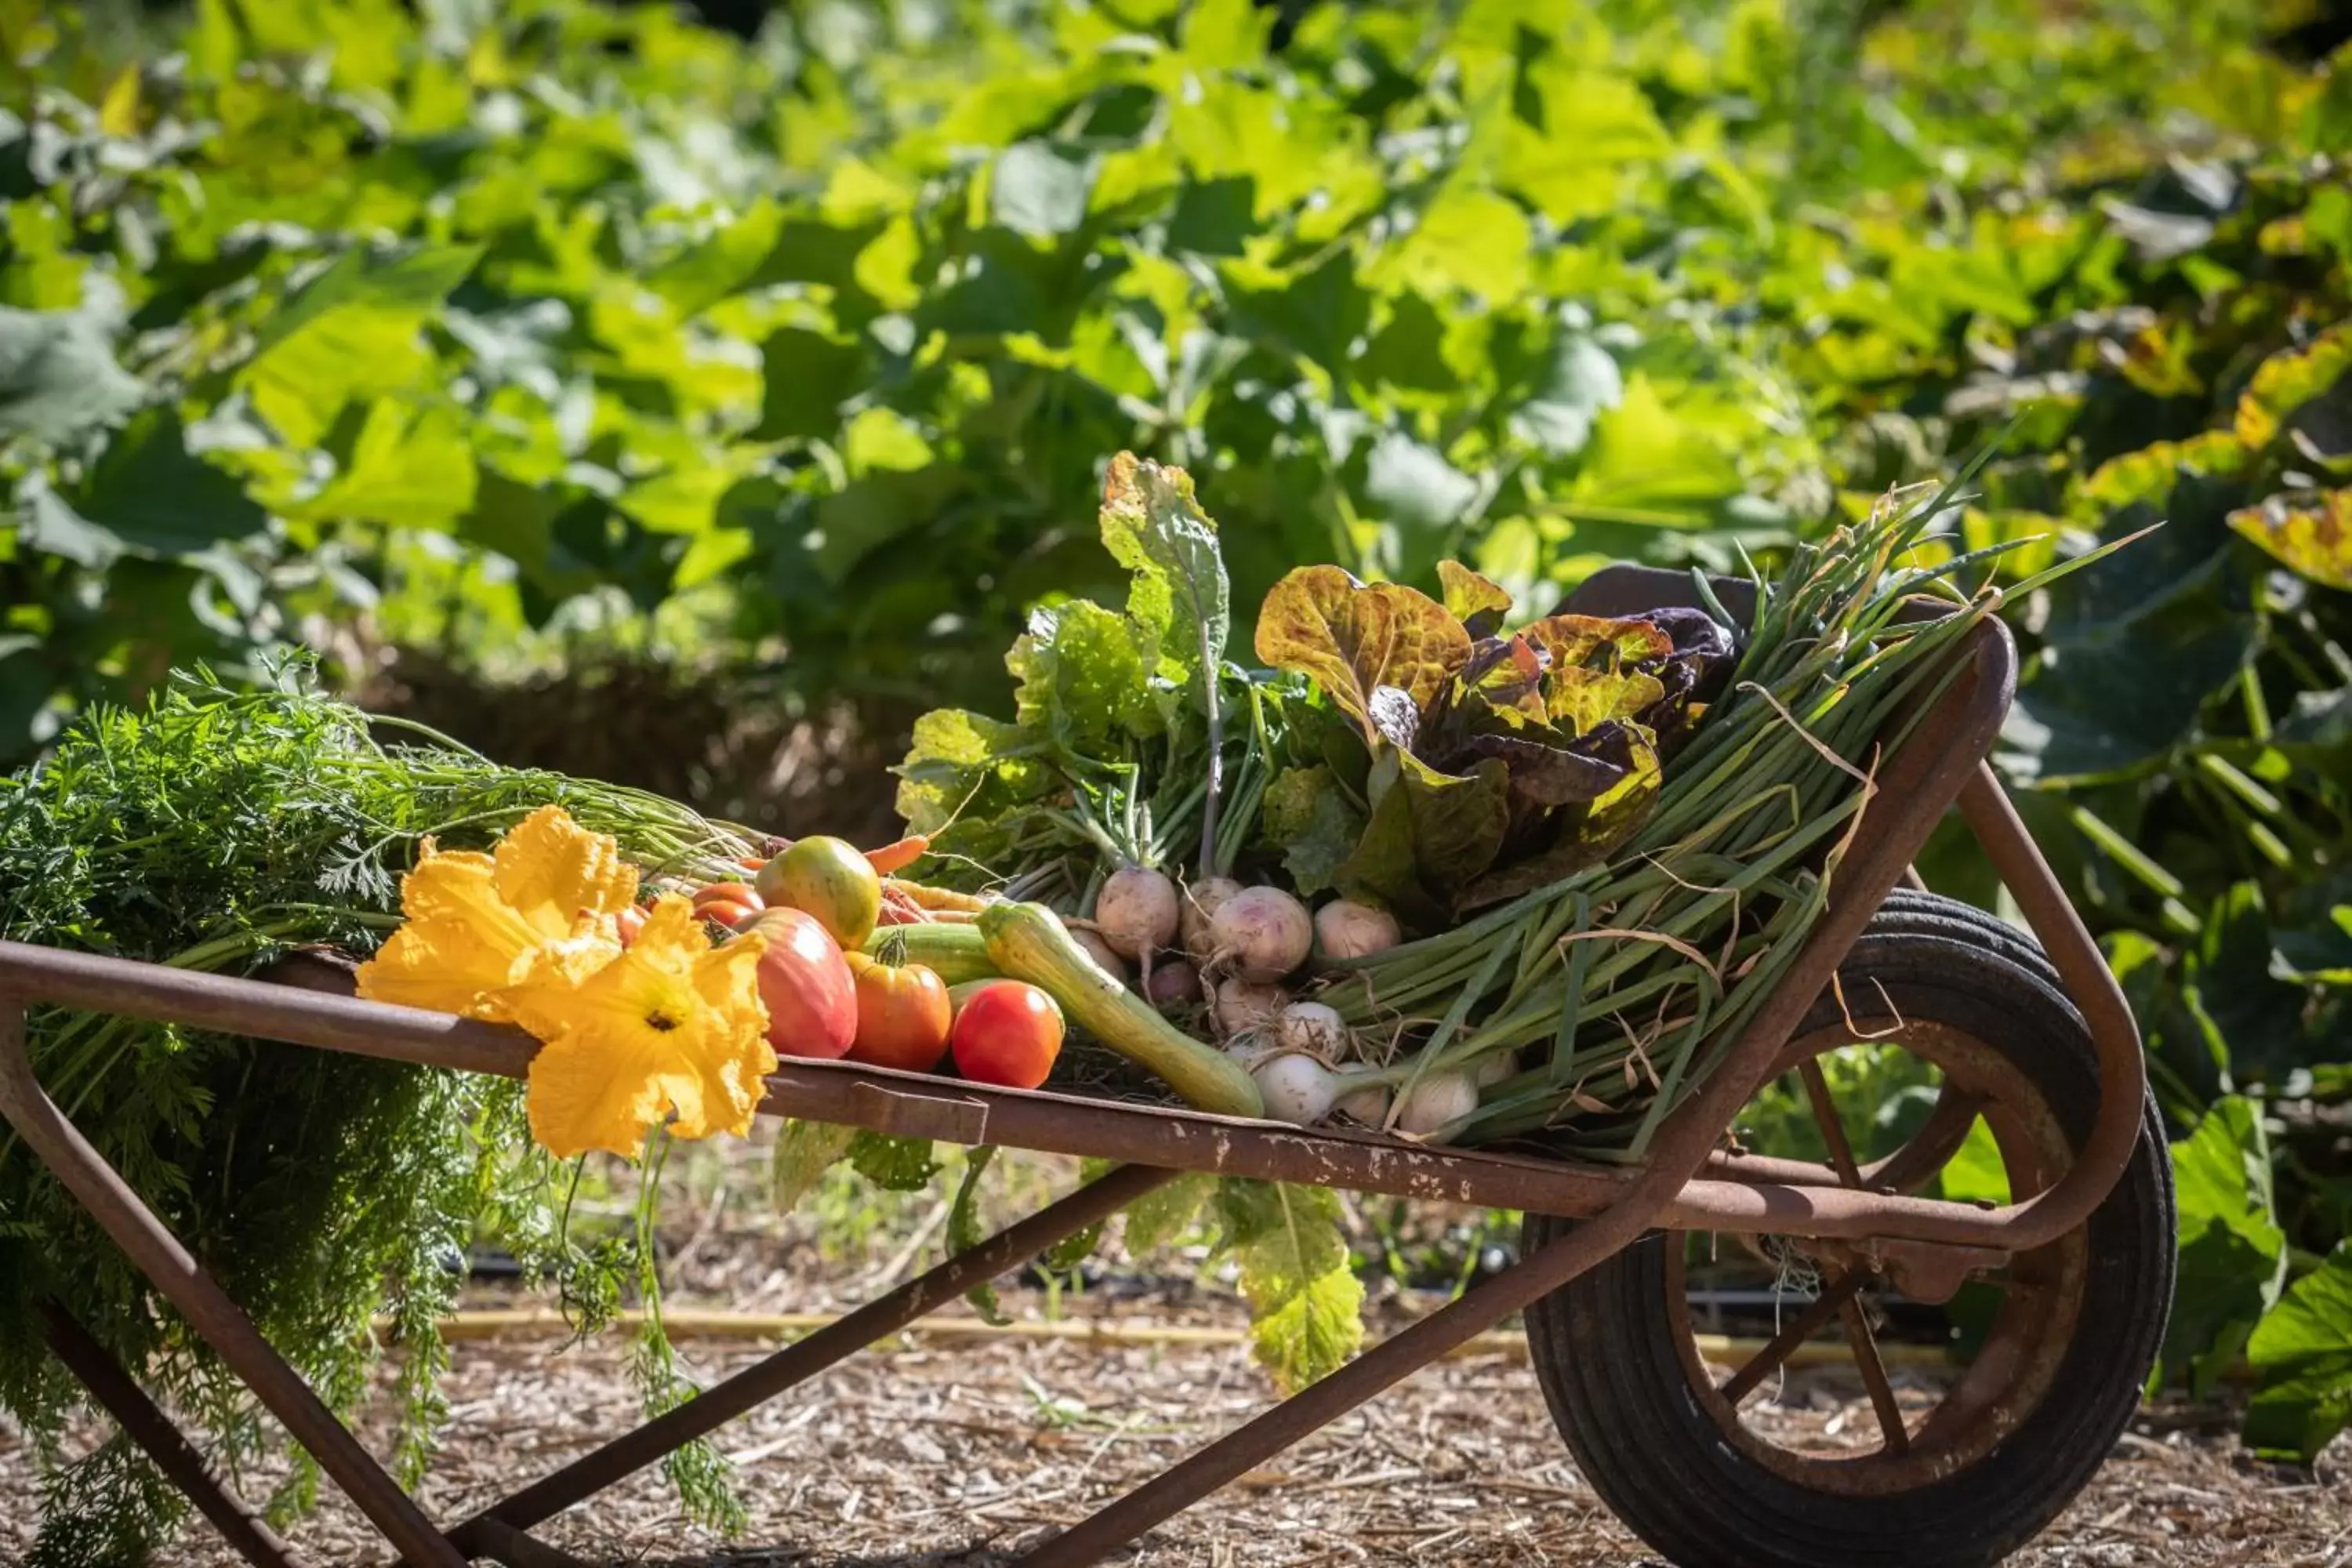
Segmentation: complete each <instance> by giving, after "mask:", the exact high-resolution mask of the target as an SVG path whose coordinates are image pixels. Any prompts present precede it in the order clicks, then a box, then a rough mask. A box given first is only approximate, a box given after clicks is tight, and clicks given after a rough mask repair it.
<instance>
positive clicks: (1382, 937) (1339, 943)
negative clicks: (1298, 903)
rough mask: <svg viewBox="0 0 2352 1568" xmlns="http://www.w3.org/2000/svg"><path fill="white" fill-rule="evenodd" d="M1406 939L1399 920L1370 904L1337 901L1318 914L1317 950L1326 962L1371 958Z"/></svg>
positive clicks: (1330, 903)
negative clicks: (1399, 928) (1374, 954)
mask: <svg viewBox="0 0 2352 1568" xmlns="http://www.w3.org/2000/svg"><path fill="white" fill-rule="evenodd" d="M1403 938H1404V933H1403V932H1402V931H1399V930H1398V929H1397V922H1396V917H1395V916H1394V915H1392V914H1391V913H1389V912H1388V910H1376V909H1374V908H1372V906H1371V905H1370V904H1360V903H1357V902H1355V901H1354V900H1350V899H1334V900H1331V901H1330V902H1329V903H1328V904H1326V905H1324V906H1323V907H1322V908H1321V909H1319V910H1316V911H1315V948H1316V951H1317V952H1318V953H1320V954H1321V955H1322V956H1323V957H1324V958H1325V959H1327V960H1330V959H1343V958H1370V956H1371V955H1372V954H1373V953H1376V952H1387V951H1388V950H1389V949H1391V948H1392V947H1394V946H1395V945H1396V944H1397V943H1398V942H1401V941H1402V940H1403Z"/></svg>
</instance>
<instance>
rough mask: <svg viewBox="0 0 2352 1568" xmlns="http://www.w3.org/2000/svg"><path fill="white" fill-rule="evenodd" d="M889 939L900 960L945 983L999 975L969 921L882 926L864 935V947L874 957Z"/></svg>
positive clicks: (986, 947) (955, 983) (888, 942)
mask: <svg viewBox="0 0 2352 1568" xmlns="http://www.w3.org/2000/svg"><path fill="white" fill-rule="evenodd" d="M891 943H895V944H897V945H898V947H899V949H900V951H901V953H902V955H903V956H902V957H901V959H900V962H901V963H919V964H921V965H922V966H923V967H924V968H926V969H928V970H929V971H931V972H932V973H935V974H937V975H938V976H939V977H940V980H941V981H942V982H943V983H945V984H948V985H951V986H952V985H961V984H963V983H964V982H965V981H967V980H994V979H997V978H998V977H999V976H998V973H997V969H996V963H995V961H994V960H992V959H991V958H990V957H989V956H988V942H986V940H985V939H983V938H982V936H981V934H980V929H979V928H978V927H977V926H975V925H973V924H972V923H971V921H919V922H918V923H916V924H914V925H903V926H883V927H882V928H880V929H879V930H877V931H875V933H874V934H873V935H872V936H869V937H867V938H866V948H865V951H866V953H867V954H868V955H869V956H871V957H877V958H878V957H880V956H881V954H882V949H883V947H884V946H885V945H886V944H891Z"/></svg>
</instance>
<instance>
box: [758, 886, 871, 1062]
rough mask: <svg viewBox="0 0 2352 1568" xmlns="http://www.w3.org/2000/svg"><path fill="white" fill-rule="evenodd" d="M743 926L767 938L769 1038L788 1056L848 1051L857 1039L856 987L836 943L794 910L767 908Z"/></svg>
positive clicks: (764, 978)
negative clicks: (746, 925)
mask: <svg viewBox="0 0 2352 1568" xmlns="http://www.w3.org/2000/svg"><path fill="white" fill-rule="evenodd" d="M745 930H746V934H756V935H759V936H761V937H763V938H765V939H766V941H767V943H768V951H767V952H764V953H762V954H761V956H760V1000H761V1001H762V1002H765V1003H766V1004H767V1005H768V1043H769V1044H770V1045H772V1046H773V1047H776V1050H777V1052H778V1053H779V1054H780V1055H782V1056H788V1057H819V1058H835V1057H839V1056H843V1055H845V1054H846V1053H847V1052H848V1050H849V1047H850V1044H851V1042H853V1041H855V1040H856V1038H857V986H856V980H855V979H854V978H853V977H852V976H851V974H850V973H849V961H848V960H847V959H845V958H844V957H843V956H842V954H841V946H840V944H839V943H837V942H835V941H834V940H833V938H832V937H831V936H830V935H828V934H827V933H826V931H825V929H824V926H822V925H820V924H818V923H817V921H816V919H815V917H814V916H812V915H805V914H803V913H802V912H801V911H800V910H767V911H766V912H765V913H763V914H760V915H756V916H753V917H752V918H751V923H750V925H749V926H748V927H746V928H745Z"/></svg>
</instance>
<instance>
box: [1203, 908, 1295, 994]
mask: <svg viewBox="0 0 2352 1568" xmlns="http://www.w3.org/2000/svg"><path fill="white" fill-rule="evenodd" d="M1209 941H1210V943H1211V945H1212V946H1213V947H1214V949H1215V950H1216V956H1215V958H1214V960H1213V962H1214V963H1218V964H1221V965H1223V966H1224V967H1225V968H1227V969H1230V970H1231V971H1232V972H1233V973H1234V974H1237V975H1239V976H1240V977H1241V978H1242V979H1244V980H1279V979H1281V978H1282V977H1283V976H1284V975H1286V974H1287V973H1290V972H1291V971H1292V970H1294V969H1297V967H1298V966H1299V965H1300V964H1302V963H1306V962H1307V952H1308V950H1309V949H1311V948H1312V947H1313V946H1314V945H1315V924H1314V922H1313V921H1310V920H1309V919H1307V909H1306V906H1305V905H1303V904H1301V903H1300V902H1299V901H1298V900H1297V899H1294V898H1292V897H1291V896H1290V895H1289V894H1288V893H1286V892H1284V891H1283V890H1282V889H1279V888H1244V889H1242V890H1241V891H1240V892H1238V893H1235V894H1234V896H1233V897H1232V898H1230V899H1227V900H1225V902H1224V905H1223V908H1221V909H1219V910H1217V912H1216V913H1215V914H1214V915H1213V916H1212V917H1211V918H1210V921H1209Z"/></svg>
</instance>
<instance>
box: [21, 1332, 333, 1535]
mask: <svg viewBox="0 0 2352 1568" xmlns="http://www.w3.org/2000/svg"><path fill="white" fill-rule="evenodd" d="M41 1316H42V1331H43V1337H44V1338H45V1339H46V1340H47V1342H48V1346H49V1352H50V1353H51V1354H52V1355H54V1356H56V1357H57V1358H58V1361H59V1362H60V1363H63V1364H64V1366H65V1369H66V1370H67V1371H68V1372H69V1373H73V1374H74V1377H75V1379H76V1380H77V1381H78V1382H79V1383H80V1384H81V1385H82V1386H83V1387H84V1388H86V1389H88V1390H89V1394H90V1397H91V1398H93V1399H95V1400H97V1401H98V1402H99V1404H100V1405H103V1406H105V1408H106V1412H107V1414H108V1415H111V1416H113V1417H114V1424H115V1425H116V1426H120V1427H121V1428H122V1432H123V1436H127V1437H129V1438H130V1439H131V1441H132V1442H134V1443H136V1444H138V1445H139V1447H140V1449H141V1450H142V1452H144V1453H145V1454H146V1456H147V1457H148V1458H150V1459H152V1460H153V1461H154V1463H155V1468H157V1469H159V1470H161V1471H163V1475H164V1477H165V1479H168V1480H170V1482H171V1483H172V1484H173V1486H175V1487H177V1488H179V1489H180V1491H181V1493H182V1494H183V1495H184V1496H185V1497H186V1498H187V1500H189V1501H190V1502H192V1503H194V1504H195V1505H196V1511H197V1512H198V1513H201V1514H203V1515H204V1516H205V1518H206V1519H207V1520H210V1521H212V1526H213V1528H214V1529H215V1530H217V1531H220V1532H221V1539H223V1540H224V1541H226V1542H228V1543H229V1544H230V1545H231V1546H233V1547H235V1548H236V1552H237V1555H239V1556H240V1557H243V1558H244V1559H245V1560H246V1561H247V1563H254V1564H256V1565H257V1568H308V1562H307V1559H305V1558H303V1557H302V1556H300V1555H299V1553H297V1552H295V1551H294V1549H293V1548H292V1547H290V1546H289V1545H287V1544H286V1542H283V1541H281V1540H279V1539H278V1532H277V1531H273V1530H271V1529H270V1528H269V1526H268V1524H266V1523H264V1522H263V1521H262V1518H261V1516H260V1514H259V1513H257V1511H255V1510H254V1509H253V1507H252V1506H251V1505H250V1504H248V1503H247V1502H246V1501H245V1500H243V1499H242V1498H239V1497H237V1496H236V1494H235V1493H233V1492H231V1491H230V1490H229V1489H227V1487H226V1486H225V1485H223V1484H222V1482H221V1480H220V1478H218V1477H217V1476H215V1475H214V1474H213V1471H212V1467H211V1466H209V1465H207V1464H205V1457H204V1456H203V1455H202V1454H199V1453H198V1452H196V1449H195V1445H194V1444H193V1443H190V1442H189V1441H188V1439H187V1437H186V1436H184V1435H183V1434H182V1432H181V1431H180V1429H179V1428H178V1427H177V1426H173V1425H172V1420H171V1417H170V1416H168V1415H164V1414H163V1411H161V1410H159V1409H157V1408H156V1406H155V1402H154V1401H153V1400H152V1399H150V1398H148V1397H147V1394H146V1391H145V1390H143V1389H142V1388H141V1387H140V1386H139V1384H138V1383H137V1382H136V1381H135V1380H134V1379H133V1378H132V1377H131V1374H130V1373H127V1372H125V1371H123V1370H122V1365H121V1363H120V1362H118V1361H116V1360H115V1359H114V1358H113V1357H112V1356H110V1355H109V1354H107V1353H106V1347H105V1346H103V1345H101V1344H100V1343H99V1342H98V1341H96V1340H95V1339H93V1338H91V1337H90V1332H89V1330H88V1329H85V1328H83V1327H82V1326H81V1324H80V1323H79V1322H77V1321H74V1320H73V1319H72V1318H71V1317H68V1315H67V1314H66V1313H65V1312H64V1311H63V1310H60V1309H58V1308H57V1307H54V1306H52V1307H47V1308H44V1309H43V1310H42V1314H41Z"/></svg>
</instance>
